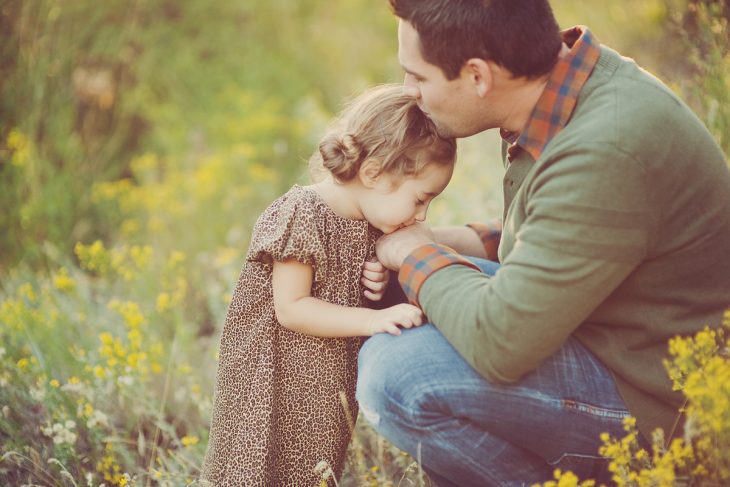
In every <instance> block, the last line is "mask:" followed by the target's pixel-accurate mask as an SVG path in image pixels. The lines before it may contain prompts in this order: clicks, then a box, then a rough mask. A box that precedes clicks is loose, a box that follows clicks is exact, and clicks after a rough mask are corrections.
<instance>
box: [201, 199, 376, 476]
mask: <svg viewBox="0 0 730 487" xmlns="http://www.w3.org/2000/svg"><path fill="white" fill-rule="evenodd" d="M380 235H381V233H380V231H378V230H376V229H375V228H373V227H371V226H370V225H369V224H368V223H367V222H366V221H356V220H348V219H345V218H342V217H340V216H338V215H336V214H335V213H334V212H333V211H332V210H331V209H330V208H329V206H327V204H326V203H325V202H324V201H323V200H322V199H321V197H320V196H319V195H318V194H317V193H316V191H315V190H314V189H313V188H311V187H303V186H298V185H295V186H294V187H292V188H291V189H290V190H289V191H288V192H287V193H286V194H285V195H283V196H281V197H280V198H279V199H277V200H276V201H275V202H274V203H272V204H271V206H269V208H267V209H266V210H265V211H264V213H263V214H262V215H261V216H260V217H259V219H258V221H257V222H256V225H255V226H254V231H253V236H252V239H251V245H250V247H249V251H248V256H247V257H246V262H245V264H244V267H243V270H242V271H241V275H240V277H239V280H238V283H237V285H236V288H235V291H234V294H233V299H232V301H231V304H230V306H229V308H228V314H227V317H226V321H225V324H224V326H223V332H222V335H221V339H220V354H219V363H218V375H217V383H216V387H215V393H214V405H213V414H212V418H211V429H210V439H209V443H208V451H207V453H206V457H205V460H204V462H203V468H202V474H201V483H202V484H203V485H215V486H262V487H264V486H265V487H271V486H296V487H308V486H315V485H319V484H320V482H321V480H322V475H321V474H318V473H316V472H315V467H316V466H317V465H318V464H320V468H321V466H322V465H324V464H322V463H321V462H326V465H327V466H329V467H330V468H331V469H332V471H333V473H334V474H335V475H336V476H338V477H339V474H340V473H341V471H342V467H343V464H344V460H345V454H346V451H347V446H348V443H349V441H350V436H351V431H352V426H353V422H354V420H355V418H357V412H358V408H357V403H356V402H355V381H356V377H357V353H358V351H359V348H360V345H361V343H362V339H361V338H317V337H312V336H308V335H303V334H300V333H296V332H294V331H291V330H289V329H287V328H285V327H283V326H281V325H280V324H279V323H278V322H277V320H276V315H275V313H274V305H273V293H272V287H271V271H272V267H273V264H272V263H273V261H282V260H285V259H296V260H298V261H300V262H303V263H306V264H310V265H312V266H313V268H314V278H313V283H312V296H313V297H316V298H319V299H322V300H323V301H327V302H330V303H334V304H338V305H342V306H363V305H365V304H366V303H365V298H364V297H363V288H362V285H361V284H360V275H361V272H362V271H361V266H362V264H363V262H365V261H366V260H369V259H370V258H372V257H373V256H374V254H375V240H376V239H377V238H378V237H379V236H380ZM330 481H331V479H330Z"/></svg>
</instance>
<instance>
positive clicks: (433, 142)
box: [309, 84, 456, 182]
mask: <svg viewBox="0 0 730 487" xmlns="http://www.w3.org/2000/svg"><path fill="white" fill-rule="evenodd" d="M455 158H456V141H455V140H454V139H450V138H443V137H441V136H439V135H438V133H437V131H436V126H435V125H434V124H433V122H431V120H429V119H428V117H426V116H425V115H424V114H423V112H422V111H421V109H420V108H418V105H417V104H416V100H415V99H414V98H413V97H409V96H405V95H403V86H402V85H395V84H389V85H381V86H376V87H374V88H370V89H369V90H367V91H365V92H364V93H362V94H361V95H360V96H358V97H357V98H355V99H354V100H352V101H351V102H350V103H349V104H348V105H347V106H346V107H345V109H344V110H343V111H342V112H341V113H340V114H339V116H338V117H337V118H336V119H335V120H334V122H333V123H332V124H331V125H330V127H329V129H328V131H327V134H326V135H325V136H324V137H323V138H322V140H321V141H320V143H319V151H317V152H315V153H314V155H312V158H311V159H310V161H309V166H310V171H311V173H312V177H313V179H315V180H316V179H320V178H319V177H318V173H321V170H322V169H326V170H327V171H329V172H330V173H331V174H332V175H333V176H334V177H335V179H336V180H338V181H340V182H347V181H350V180H352V179H353V178H355V176H356V175H357V173H358V171H359V169H360V166H361V165H362V163H363V162H364V161H366V160H368V159H375V160H377V161H378V162H379V163H380V172H381V173H388V174H392V175H394V176H415V175H417V174H418V173H420V172H421V170H423V168H424V167H425V166H426V165H428V164H432V163H435V164H439V165H444V166H446V165H451V164H453V163H454V160H455Z"/></svg>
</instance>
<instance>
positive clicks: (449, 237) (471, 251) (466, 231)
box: [433, 225, 488, 259]
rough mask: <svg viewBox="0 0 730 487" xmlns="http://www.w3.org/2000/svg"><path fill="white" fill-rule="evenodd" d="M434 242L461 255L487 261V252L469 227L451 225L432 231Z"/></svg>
mask: <svg viewBox="0 0 730 487" xmlns="http://www.w3.org/2000/svg"><path fill="white" fill-rule="evenodd" d="M433 234H434V236H435V237H436V242H438V243H440V244H442V245H446V246H448V247H451V248H452V249H454V250H456V251H457V252H458V253H460V254H462V255H470V256H472V257H480V258H482V259H487V258H488V256H487V252H486V250H485V248H484V244H483V243H482V240H481V239H480V238H479V235H477V233H476V232H475V231H474V230H472V229H471V228H469V227H466V226H463V225H451V226H444V227H436V228H434V229H433Z"/></svg>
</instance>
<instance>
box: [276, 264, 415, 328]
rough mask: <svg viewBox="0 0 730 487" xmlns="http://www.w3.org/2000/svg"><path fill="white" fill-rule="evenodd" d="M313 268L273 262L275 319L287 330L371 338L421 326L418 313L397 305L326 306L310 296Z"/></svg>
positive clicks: (305, 265) (413, 309)
mask: <svg viewBox="0 0 730 487" xmlns="http://www.w3.org/2000/svg"><path fill="white" fill-rule="evenodd" d="M313 275H314V269H313V268H312V266H310V265H308V264H302V263H301V262H298V261H296V260H287V261H285V262H274V270H273V276H272V285H273V290H274V311H275V312H276V319H277V320H278V321H279V323H281V325H282V326H285V327H287V328H289V329H290V330H293V331H296V332H299V333H304V334H307V335H313V336H318V337H330V338H331V337H354V336H370V335H373V334H375V333H381V332H388V333H391V334H393V335H400V329H399V328H398V325H400V326H403V327H405V328H410V327H412V326H418V325H420V324H421V323H422V319H423V316H422V313H421V310H420V309H419V308H418V307H416V306H413V305H411V304H398V305H396V306H391V307H390V308H386V309H381V310H374V309H368V308H351V307H347V306H339V305H336V304H332V303H327V302H325V301H322V300H320V299H317V298H313V297H312V296H311V292H312V278H313Z"/></svg>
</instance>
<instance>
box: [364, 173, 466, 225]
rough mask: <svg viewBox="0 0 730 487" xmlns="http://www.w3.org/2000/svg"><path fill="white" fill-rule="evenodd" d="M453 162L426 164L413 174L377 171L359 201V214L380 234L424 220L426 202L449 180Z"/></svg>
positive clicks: (438, 192)
mask: <svg viewBox="0 0 730 487" xmlns="http://www.w3.org/2000/svg"><path fill="white" fill-rule="evenodd" d="M453 171H454V166H453V164H449V165H440V164H429V165H427V166H426V167H425V168H424V169H423V170H422V171H421V172H420V173H419V174H418V176H415V177H410V176H406V177H403V176H401V177H394V176H392V175H390V174H380V175H378V176H377V177H376V179H375V181H374V184H373V185H372V187H370V188H369V189H368V190H367V191H365V192H364V193H363V195H362V197H361V200H360V210H361V211H362V214H363V217H364V218H365V219H366V220H367V221H368V222H370V224H371V225H372V226H374V227H375V228H377V229H378V230H380V231H382V232H383V233H392V232H395V231H396V230H398V229H399V228H402V227H407V226H408V225H412V224H414V223H416V222H418V221H423V220H425V219H426V211H427V210H428V205H429V204H430V203H431V200H433V199H434V198H435V197H436V196H438V195H439V194H440V193H441V192H442V191H443V190H444V188H446V185H447V184H449V181H450V180H451V174H452V173H453Z"/></svg>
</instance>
